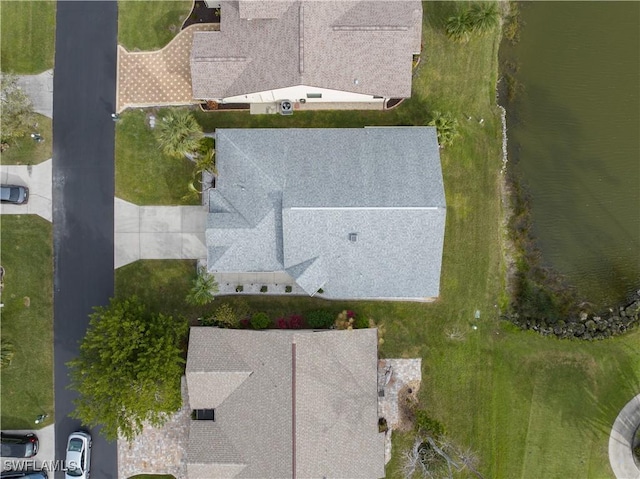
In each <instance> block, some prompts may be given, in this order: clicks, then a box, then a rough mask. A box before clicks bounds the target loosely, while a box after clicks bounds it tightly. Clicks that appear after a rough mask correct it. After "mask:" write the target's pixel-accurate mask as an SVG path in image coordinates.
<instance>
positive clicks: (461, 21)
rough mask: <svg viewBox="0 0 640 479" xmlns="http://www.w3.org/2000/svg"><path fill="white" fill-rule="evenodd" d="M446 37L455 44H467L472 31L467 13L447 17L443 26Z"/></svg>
mask: <svg viewBox="0 0 640 479" xmlns="http://www.w3.org/2000/svg"><path fill="white" fill-rule="evenodd" d="M444 29H445V32H446V33H447V36H448V37H449V38H451V39H452V40H453V41H456V42H467V41H468V40H469V35H470V34H471V31H472V30H473V27H472V24H471V18H470V17H469V11H464V12H460V13H458V14H457V15H454V16H452V17H449V18H448V19H447V22H446V23H445V25H444Z"/></svg>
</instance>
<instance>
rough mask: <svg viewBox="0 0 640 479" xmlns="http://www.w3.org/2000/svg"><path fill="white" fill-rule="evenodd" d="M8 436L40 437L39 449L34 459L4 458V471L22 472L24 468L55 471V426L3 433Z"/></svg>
mask: <svg viewBox="0 0 640 479" xmlns="http://www.w3.org/2000/svg"><path fill="white" fill-rule="evenodd" d="M2 432H5V433H8V434H27V433H30V432H32V433H34V434H35V435H36V436H38V442H39V448H38V454H36V456H35V457H34V458H33V459H14V458H8V457H3V458H2V470H5V469H14V470H20V469H22V468H23V467H24V468H29V469H46V470H49V471H51V470H53V468H54V462H53V461H54V459H55V457H54V456H55V454H54V451H55V426H54V425H53V424H50V425H49V426H47V427H43V428H42V429H39V430H27V429H20V430H14V431H7V430H5V431H2Z"/></svg>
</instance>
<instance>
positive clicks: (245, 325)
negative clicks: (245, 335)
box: [240, 318, 251, 329]
mask: <svg viewBox="0 0 640 479" xmlns="http://www.w3.org/2000/svg"><path fill="white" fill-rule="evenodd" d="M250 324H251V320H250V319H249V318H244V319H241V320H240V327H241V328H244V329H246V328H248V327H249V325H250Z"/></svg>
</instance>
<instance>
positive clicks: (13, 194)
mask: <svg viewBox="0 0 640 479" xmlns="http://www.w3.org/2000/svg"><path fill="white" fill-rule="evenodd" d="M0 201H2V202H3V203H13V204H14V205H23V204H25V203H26V202H27V201H29V188H27V187H26V186H18V185H0Z"/></svg>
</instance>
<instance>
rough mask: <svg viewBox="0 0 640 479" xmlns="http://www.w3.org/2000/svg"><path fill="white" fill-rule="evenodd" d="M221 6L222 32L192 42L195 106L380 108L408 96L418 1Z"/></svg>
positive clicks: (416, 48)
mask: <svg viewBox="0 0 640 479" xmlns="http://www.w3.org/2000/svg"><path fill="white" fill-rule="evenodd" d="M209 3H211V2H209ZM220 5H221V15H220V31H208V32H195V33H194V36H193V49H192V54H191V79H192V87H193V98H194V99H195V100H213V101H217V102H220V103H272V102H277V101H280V100H290V101H294V102H298V101H300V102H384V101H385V100H386V99H389V98H407V97H409V96H411V75H412V69H413V59H414V55H418V54H420V50H421V38H422V37H421V35H422V4H421V2H419V1H414V0H411V1H407V0H395V1H391V2H380V1H362V0H359V1H288V0H283V1H261V0H260V1H254V0H239V1H235V2H220Z"/></svg>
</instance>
